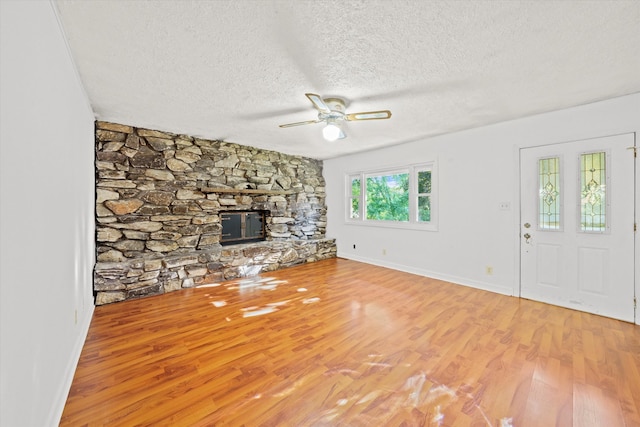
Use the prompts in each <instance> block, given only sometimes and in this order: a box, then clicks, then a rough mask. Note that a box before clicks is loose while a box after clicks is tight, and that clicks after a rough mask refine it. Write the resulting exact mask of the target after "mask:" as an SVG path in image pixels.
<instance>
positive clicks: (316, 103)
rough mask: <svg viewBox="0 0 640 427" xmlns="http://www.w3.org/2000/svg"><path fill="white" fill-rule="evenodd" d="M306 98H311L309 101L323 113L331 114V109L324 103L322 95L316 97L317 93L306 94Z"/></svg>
mask: <svg viewBox="0 0 640 427" xmlns="http://www.w3.org/2000/svg"><path fill="white" fill-rule="evenodd" d="M305 96H306V97H307V98H309V101H311V102H313V105H314V106H315V107H316V108H317V109H318V111H320V112H321V113H330V112H331V108H329V107H328V106H327V104H325V103H324V101H323V100H322V98H321V97H320V95H316V94H315V93H305Z"/></svg>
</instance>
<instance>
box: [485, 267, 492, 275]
mask: <svg viewBox="0 0 640 427" xmlns="http://www.w3.org/2000/svg"><path fill="white" fill-rule="evenodd" d="M486 272H487V276H491V275H492V274H493V267H491V266H490V265H487V267H486Z"/></svg>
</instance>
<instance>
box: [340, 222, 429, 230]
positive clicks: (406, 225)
mask: <svg viewBox="0 0 640 427" xmlns="http://www.w3.org/2000/svg"><path fill="white" fill-rule="evenodd" d="M345 225H355V226H359V227H376V228H400V229H404V230H417V231H438V225H437V224H434V223H433V222H430V223H428V224H418V223H415V222H394V221H372V220H369V221H349V220H346V221H345Z"/></svg>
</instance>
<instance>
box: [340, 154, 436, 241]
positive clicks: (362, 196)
mask: <svg viewBox="0 0 640 427" xmlns="http://www.w3.org/2000/svg"><path fill="white" fill-rule="evenodd" d="M434 166H435V165H434V163H428V164H422V165H415V166H407V167H404V168H397V169H387V170H380V171H367V172H359V173H351V174H349V175H347V183H346V184H347V198H348V200H347V220H348V221H349V222H350V223H352V224H361V225H378V226H391V227H406V228H420V229H431V230H435V229H436V223H435V211H434V206H435V194H434V188H435V185H434Z"/></svg>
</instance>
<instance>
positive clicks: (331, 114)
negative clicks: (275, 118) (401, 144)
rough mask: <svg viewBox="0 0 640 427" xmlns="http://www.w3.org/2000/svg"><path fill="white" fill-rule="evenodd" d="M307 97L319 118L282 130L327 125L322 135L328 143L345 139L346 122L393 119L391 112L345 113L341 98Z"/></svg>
mask: <svg viewBox="0 0 640 427" xmlns="http://www.w3.org/2000/svg"><path fill="white" fill-rule="evenodd" d="M305 96H306V97H307V98H309V100H310V101H311V102H312V103H313V106H314V107H316V109H317V110H318V118H317V119H316V120H307V121H304V122H295V123H287V124H284V125H280V127H281V128H289V127H293V126H301V125H310V124H312V123H323V122H324V123H326V126H325V127H324V129H322V135H323V136H324V138H325V139H326V140H327V141H335V140H337V139H342V138H345V137H346V136H347V135H345V133H344V132H343V130H342V128H341V125H342V123H343V122H344V121H355V120H380V119H388V118H389V117H391V111H389V110H380V111H365V112H361V113H351V114H347V113H345V104H344V100H342V99H340V98H326V99H322V98H321V97H320V95H316V94H315V93H306V94H305Z"/></svg>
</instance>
